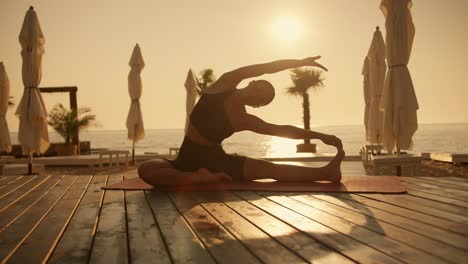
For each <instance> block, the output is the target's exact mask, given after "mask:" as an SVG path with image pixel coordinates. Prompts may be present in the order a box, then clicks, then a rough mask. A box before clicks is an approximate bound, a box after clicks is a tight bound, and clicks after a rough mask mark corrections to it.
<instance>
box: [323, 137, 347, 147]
mask: <svg viewBox="0 0 468 264" xmlns="http://www.w3.org/2000/svg"><path fill="white" fill-rule="evenodd" d="M320 140H322V142H323V143H325V144H327V145H330V146H334V147H336V148H337V149H338V150H342V149H343V143H342V142H341V139H339V138H338V137H336V136H333V135H325V136H323V137H322V138H321V139H320Z"/></svg>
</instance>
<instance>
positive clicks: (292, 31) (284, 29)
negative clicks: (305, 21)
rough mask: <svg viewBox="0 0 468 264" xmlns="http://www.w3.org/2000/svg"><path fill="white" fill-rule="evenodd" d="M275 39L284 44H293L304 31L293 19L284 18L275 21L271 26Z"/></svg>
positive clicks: (299, 23)
mask: <svg viewBox="0 0 468 264" xmlns="http://www.w3.org/2000/svg"><path fill="white" fill-rule="evenodd" d="M272 30H273V33H274V35H275V36H276V38H278V39H279V40H281V41H284V42H293V41H295V40H297V39H298V38H299V36H300V35H301V33H302V31H303V30H304V27H303V25H302V24H301V22H300V21H299V20H298V19H296V18H295V17H291V16H285V17H281V18H279V19H277V20H276V21H275V22H274V23H273V26H272Z"/></svg>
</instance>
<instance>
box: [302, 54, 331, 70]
mask: <svg viewBox="0 0 468 264" xmlns="http://www.w3.org/2000/svg"><path fill="white" fill-rule="evenodd" d="M320 58H321V56H315V57H308V58H305V59H303V60H302V61H303V62H304V66H315V67H319V68H321V69H323V70H324V71H328V69H327V68H325V66H323V65H322V64H320V63H318V62H317V60H318V59H320Z"/></svg>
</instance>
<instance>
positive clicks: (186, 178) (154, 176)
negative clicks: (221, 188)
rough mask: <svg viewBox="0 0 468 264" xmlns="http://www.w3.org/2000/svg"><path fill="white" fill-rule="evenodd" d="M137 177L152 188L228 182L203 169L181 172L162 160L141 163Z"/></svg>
mask: <svg viewBox="0 0 468 264" xmlns="http://www.w3.org/2000/svg"><path fill="white" fill-rule="evenodd" d="M138 176H139V177H140V178H141V179H142V180H143V181H145V182H146V183H148V184H151V185H153V186H158V185H187V184H200V183H216V182H222V181H229V180H230V178H229V176H228V175H225V174H223V173H211V172H209V171H208V170H207V169H205V168H200V169H198V170H197V171H194V172H191V171H181V170H178V169H176V168H174V167H173V166H172V164H171V163H170V162H169V161H167V160H164V159H152V160H148V161H145V162H143V163H141V164H140V166H138Z"/></svg>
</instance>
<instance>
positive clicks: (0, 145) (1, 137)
mask: <svg viewBox="0 0 468 264" xmlns="http://www.w3.org/2000/svg"><path fill="white" fill-rule="evenodd" d="M9 97H10V81H9V80H8V76H7V74H6V71H5V66H4V65H3V62H0V152H2V151H4V152H10V151H11V141H10V131H9V130H8V124H7V122H6V113H7V110H8V98H9Z"/></svg>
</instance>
